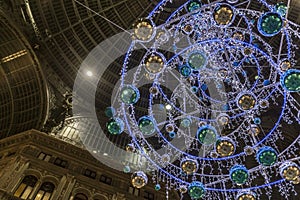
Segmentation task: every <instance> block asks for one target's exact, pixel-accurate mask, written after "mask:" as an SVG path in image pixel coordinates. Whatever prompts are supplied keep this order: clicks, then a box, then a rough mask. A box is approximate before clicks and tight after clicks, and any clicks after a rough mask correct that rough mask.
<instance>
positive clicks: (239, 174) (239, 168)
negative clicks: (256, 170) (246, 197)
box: [230, 165, 249, 185]
mask: <svg viewBox="0 0 300 200" xmlns="http://www.w3.org/2000/svg"><path fill="white" fill-rule="evenodd" d="M248 178H249V172H248V169H247V168H246V167H245V166H243V165H235V166H233V167H232V168H231V169H230V179H231V180H232V182H234V183H236V184H237V185H242V184H244V183H246V182H247V180H248Z"/></svg>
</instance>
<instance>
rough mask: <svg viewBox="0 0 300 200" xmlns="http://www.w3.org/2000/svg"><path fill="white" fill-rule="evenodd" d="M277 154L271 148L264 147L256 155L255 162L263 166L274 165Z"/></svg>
mask: <svg viewBox="0 0 300 200" xmlns="http://www.w3.org/2000/svg"><path fill="white" fill-rule="evenodd" d="M277 157H278V154H277V152H276V151H275V149H273V148H272V147H269V146H265V147H262V148H260V149H259V150H258V152H257V153H256V160H257V161H258V163H259V164H261V165H263V166H271V165H274V164H275V163H276V161H277Z"/></svg>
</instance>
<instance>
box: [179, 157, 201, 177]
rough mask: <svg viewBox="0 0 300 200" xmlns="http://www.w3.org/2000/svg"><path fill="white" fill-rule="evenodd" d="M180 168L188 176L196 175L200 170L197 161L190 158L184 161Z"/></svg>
mask: <svg viewBox="0 0 300 200" xmlns="http://www.w3.org/2000/svg"><path fill="white" fill-rule="evenodd" d="M180 166H181V169H182V171H183V172H184V173H186V174H187V175H190V174H193V173H195V172H196V171H197V170H198V168H199V165H198V162H197V160H192V159H188V158H186V159H184V160H182V161H181V163H180Z"/></svg>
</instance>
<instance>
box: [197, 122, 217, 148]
mask: <svg viewBox="0 0 300 200" xmlns="http://www.w3.org/2000/svg"><path fill="white" fill-rule="evenodd" d="M197 138H198V141H199V142H200V143H201V144H203V145H212V144H214V143H215V142H216V141H217V138H218V134H217V131H216V129H215V128H214V127H212V126H210V125H205V126H201V127H200V128H198V131H197Z"/></svg>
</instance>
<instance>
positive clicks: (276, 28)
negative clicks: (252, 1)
mask: <svg viewBox="0 0 300 200" xmlns="http://www.w3.org/2000/svg"><path fill="white" fill-rule="evenodd" d="M282 27H283V20H282V19H281V16H280V15H279V14H278V13H275V12H268V13H265V14H263V15H262V16H261V17H260V18H259V20H258V23H257V28H258V31H259V32H260V33H261V34H262V35H264V36H267V37H271V36H274V35H276V34H278V33H279V32H280V31H281V29H282Z"/></svg>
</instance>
